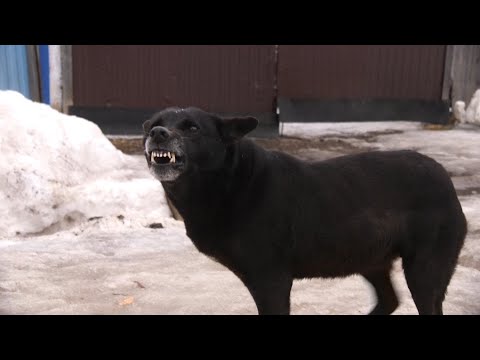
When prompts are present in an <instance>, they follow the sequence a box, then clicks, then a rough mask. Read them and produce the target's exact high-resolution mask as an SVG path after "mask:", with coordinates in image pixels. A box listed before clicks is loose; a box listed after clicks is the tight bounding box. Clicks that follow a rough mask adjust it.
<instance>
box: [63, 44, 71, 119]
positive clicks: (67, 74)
mask: <svg viewBox="0 0 480 360" xmlns="http://www.w3.org/2000/svg"><path fill="white" fill-rule="evenodd" d="M60 54H61V69H62V80H61V81H62V111H63V112H64V113H67V112H68V107H69V106H71V105H73V87H72V86H73V85H72V81H73V80H72V45H60Z"/></svg>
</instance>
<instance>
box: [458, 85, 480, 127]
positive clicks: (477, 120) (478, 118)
mask: <svg viewBox="0 0 480 360" xmlns="http://www.w3.org/2000/svg"><path fill="white" fill-rule="evenodd" d="M453 111H454V115H455V118H457V119H458V120H459V121H460V123H464V124H476V125H480V89H478V90H477V91H475V94H473V97H472V100H470V104H469V105H468V107H467V109H466V110H465V103H464V102H463V101H457V102H456V103H455V106H454V109H453Z"/></svg>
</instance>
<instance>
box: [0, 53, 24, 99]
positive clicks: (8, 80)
mask: <svg viewBox="0 0 480 360" xmlns="http://www.w3.org/2000/svg"><path fill="white" fill-rule="evenodd" d="M0 90H16V91H18V92H20V93H22V94H23V95H24V96H25V97H27V98H30V88H29V81H28V64H27V48H26V45H0Z"/></svg>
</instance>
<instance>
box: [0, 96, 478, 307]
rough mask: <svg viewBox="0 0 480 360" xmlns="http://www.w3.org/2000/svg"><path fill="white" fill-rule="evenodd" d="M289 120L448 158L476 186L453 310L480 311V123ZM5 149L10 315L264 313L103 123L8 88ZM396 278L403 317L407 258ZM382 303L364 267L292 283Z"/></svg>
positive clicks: (0, 109) (1, 216)
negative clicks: (434, 126)
mask: <svg viewBox="0 0 480 360" xmlns="http://www.w3.org/2000/svg"><path fill="white" fill-rule="evenodd" d="M285 125H286V126H284V128H283V129H284V134H285V135H292V134H293V135H294V136H297V137H306V136H312V134H313V136H328V137H330V138H335V137H339V138H342V139H343V141H348V142H349V143H351V144H352V145H354V146H355V147H357V148H365V150H369V149H372V148H379V149H393V148H413V149H417V150H419V151H421V152H424V153H425V154H427V155H430V156H432V157H434V158H435V159H437V160H438V161H440V162H441V163H442V164H444V165H445V166H446V167H447V169H448V170H449V171H450V172H451V173H452V176H453V179H454V182H455V185H456V187H457V188H458V189H460V190H462V191H463V192H464V195H462V196H461V197H460V199H461V202H462V205H463V207H464V211H465V213H466V215H467V218H468V221H469V228H470V232H469V235H468V238H467V243H466V245H465V248H464V250H463V251H462V256H461V260H460V265H459V266H458V268H457V272H456V273H455V275H454V278H453V280H452V282H451V285H450V287H449V290H448V295H447V298H446V301H445V303H444V311H445V313H446V314H480V239H479V238H480V220H479V219H480V171H479V169H480V151H478V145H479V144H480V131H479V130H478V128H477V127H468V126H462V127H459V128H456V129H454V130H449V131H427V130H423V129H422V128H421V126H420V124H415V123H398V122H395V123H388V122H386V123H376V124H375V123H374V124H372V123H370V124H367V126H363V125H364V124H359V123H356V124H346V125H344V124H328V125H324V124H289V125H287V124H285ZM289 127H290V130H289ZM327 128H328V131H326V129H327ZM292 129H293V130H292ZM392 130H395V131H392ZM289 131H290V132H289ZM293 131H294V132H293ZM366 132H368V133H370V134H372V133H373V134H375V135H374V138H373V140H372V137H371V136H370V137H369V138H368V141H367V139H366V138H365V136H363V135H365V133H366ZM392 132H394V133H392ZM0 151H1V156H0V314H256V308H255V305H254V302H253V300H252V299H251V297H250V295H249V293H248V291H247V290H246V288H245V287H244V286H243V285H242V284H241V282H240V281H239V280H238V279H237V278H236V277H235V276H234V275H233V274H232V273H231V272H229V271H228V270H226V269H225V268H224V267H223V266H221V265H219V264H218V263H215V262H214V261H212V260H211V259H209V258H207V257H206V256H204V255H202V254H200V253H199V252H198V251H197V250H196V249H195V248H194V247H193V245H192V244H191V242H190V240H189V239H188V238H187V237H186V235H185V228H184V226H183V223H181V222H178V221H175V220H173V218H171V216H170V212H169V209H168V207H167V205H166V203H165V199H164V194H163V191H162V188H161V186H160V184H159V183H158V182H156V181H155V180H154V179H153V178H152V176H151V175H150V174H149V172H148V170H147V168H146V164H145V160H144V159H143V157H142V156H127V155H124V154H122V153H121V152H119V151H118V150H116V149H115V148H114V147H113V146H112V145H111V144H110V143H109V142H108V140H107V139H106V138H105V137H104V136H103V134H102V133H101V132H100V130H99V129H98V127H96V125H94V124H92V123H90V122H88V121H86V120H83V119H79V118H75V117H72V116H66V115H63V114H59V113H58V112H56V111H54V110H52V109H50V108H49V107H48V106H45V105H41V104H36V103H32V102H30V101H28V100H26V99H24V98H23V97H21V95H19V94H17V93H13V92H2V91H0ZM477 189H478V193H477ZM30 208H32V209H34V211H31V210H29V209H30ZM153 223H155V224H157V226H156V227H154V228H152V227H151V224H153ZM159 223H161V224H162V227H160V225H158V224H159ZM17 232H18V233H19V234H17ZM393 278H394V284H395V287H396V289H397V291H398V293H399V296H400V299H401V306H400V307H399V309H398V310H397V311H396V312H395V314H416V309H415V307H414V304H413V301H412V299H411V296H410V293H409V291H408V288H407V286H406V283H405V279H404V276H403V272H402V271H401V265H400V263H399V262H397V264H396V266H395V269H394V271H393ZM373 304H374V298H373V296H372V293H371V290H370V287H369V285H368V284H367V283H366V282H365V281H364V280H363V279H362V278H361V277H359V276H352V277H349V278H345V279H335V280H322V279H314V280H302V281H295V283H294V286H293V289H292V314H364V313H366V312H368V310H369V309H370V308H371V307H372V306H373Z"/></svg>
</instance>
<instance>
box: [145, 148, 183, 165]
mask: <svg viewBox="0 0 480 360" xmlns="http://www.w3.org/2000/svg"><path fill="white" fill-rule="evenodd" d="M150 162H151V163H152V164H156V165H174V164H182V163H183V158H182V156H180V155H178V154H176V153H174V152H173V151H166V150H153V151H152V152H151V153H150Z"/></svg>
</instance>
